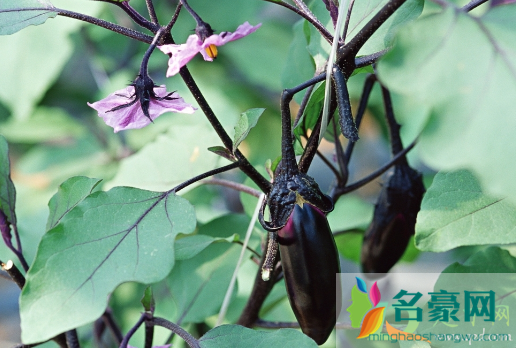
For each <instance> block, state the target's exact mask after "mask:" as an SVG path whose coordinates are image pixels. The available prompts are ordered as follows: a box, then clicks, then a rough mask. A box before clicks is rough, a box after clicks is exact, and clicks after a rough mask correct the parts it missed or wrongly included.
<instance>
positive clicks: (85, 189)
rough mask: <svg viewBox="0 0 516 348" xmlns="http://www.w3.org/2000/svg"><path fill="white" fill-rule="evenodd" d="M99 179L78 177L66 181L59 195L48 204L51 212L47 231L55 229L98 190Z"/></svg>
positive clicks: (58, 190) (60, 187)
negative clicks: (69, 213)
mask: <svg viewBox="0 0 516 348" xmlns="http://www.w3.org/2000/svg"><path fill="white" fill-rule="evenodd" d="M100 182H101V180H99V179H90V178H87V177H85V176H76V177H73V178H70V179H68V180H66V181H65V182H64V183H62V184H61V185H60V186H59V188H58V189H57V193H56V194H55V195H54V196H53V197H52V198H51V199H50V201H49V202H48V207H49V210H50V213H49V216H48V221H47V231H48V230H50V229H52V228H54V227H55V226H56V225H57V224H58V223H59V221H60V220H61V219H62V218H63V216H65V215H66V214H67V213H68V212H69V211H70V210H72V209H73V208H74V207H75V206H76V205H77V204H79V203H80V202H82V201H83V200H84V199H85V198H86V197H87V196H88V195H90V194H91V193H93V192H94V191H97V190H98V184H99V183H100Z"/></svg>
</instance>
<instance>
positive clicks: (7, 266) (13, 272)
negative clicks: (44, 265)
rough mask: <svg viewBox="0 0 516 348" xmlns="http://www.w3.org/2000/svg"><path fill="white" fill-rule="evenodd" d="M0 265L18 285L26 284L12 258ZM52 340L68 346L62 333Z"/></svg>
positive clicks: (65, 346)
mask: <svg viewBox="0 0 516 348" xmlns="http://www.w3.org/2000/svg"><path fill="white" fill-rule="evenodd" d="M0 266H1V267H2V270H4V271H5V272H7V274H9V276H10V277H11V279H12V280H13V281H14V283H15V284H16V285H18V287H19V288H20V289H22V288H23V286H24V285H25V277H24V276H23V274H21V272H20V270H19V269H18V267H16V265H15V264H14V263H13V262H12V261H11V260H9V261H7V263H3V262H2V261H0ZM71 331H75V330H71ZM52 340H53V341H54V342H56V343H57V344H58V345H59V347H62V348H67V345H66V337H65V335H64V334H60V335H58V336H56V337H54V338H52ZM45 342H46V341H45ZM45 342H41V343H36V344H33V345H24V344H22V345H20V347H25V348H28V347H34V346H37V345H39V344H42V343H45Z"/></svg>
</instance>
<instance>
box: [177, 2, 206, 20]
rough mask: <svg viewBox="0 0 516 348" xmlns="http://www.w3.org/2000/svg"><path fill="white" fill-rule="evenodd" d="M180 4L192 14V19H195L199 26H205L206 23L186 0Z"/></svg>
mask: <svg viewBox="0 0 516 348" xmlns="http://www.w3.org/2000/svg"><path fill="white" fill-rule="evenodd" d="M180 2H181V3H182V4H183V6H184V7H185V8H186V10H187V11H188V13H190V15H192V17H193V18H194V19H195V22H196V23H197V25H203V24H204V21H203V20H202V19H201V17H199V15H198V14H197V12H195V11H194V10H193V9H192V8H191V7H190V5H189V4H188V2H187V1H186V0H180Z"/></svg>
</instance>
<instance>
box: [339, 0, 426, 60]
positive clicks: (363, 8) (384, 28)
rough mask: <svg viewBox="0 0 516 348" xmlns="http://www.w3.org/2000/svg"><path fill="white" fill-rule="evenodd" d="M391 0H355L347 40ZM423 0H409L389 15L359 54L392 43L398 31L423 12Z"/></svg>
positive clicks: (365, 53)
mask: <svg viewBox="0 0 516 348" xmlns="http://www.w3.org/2000/svg"><path fill="white" fill-rule="evenodd" d="M388 2H389V0H369V1H360V0H359V1H355V3H354V5H353V11H352V12H351V17H350V20H349V27H348V35H347V38H346V42H349V41H350V40H351V38H353V37H354V36H355V35H356V34H358V32H359V31H360V30H361V29H362V28H363V27H364V25H366V24H367V23H368V22H369V21H370V20H371V19H372V18H373V17H374V16H375V15H376V14H377V13H378V11H380V9H382V8H383V7H384V6H385V5H386V4H387V3H388ZM423 5H424V1H423V0H407V1H406V2H405V3H404V4H403V5H402V6H401V7H400V8H399V9H398V10H397V11H396V12H394V14H393V15H392V16H390V17H389V19H387V20H386V21H385V22H384V23H383V24H382V25H381V26H380V28H379V29H378V30H377V31H376V32H375V33H374V34H373V35H372V36H371V38H370V39H369V40H367V42H366V43H365V44H364V46H362V48H361V49H360V52H358V55H360V56H363V55H368V54H372V53H375V52H378V51H381V50H383V49H385V48H388V47H390V46H391V45H392V42H393V40H394V36H395V35H396V33H397V31H398V30H399V29H400V28H401V27H402V26H403V25H405V24H406V23H407V22H410V21H412V20H414V19H416V18H417V17H419V15H420V14H421V12H422V11H423Z"/></svg>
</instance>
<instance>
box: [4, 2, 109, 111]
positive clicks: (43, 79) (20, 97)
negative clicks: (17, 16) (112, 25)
mask: <svg viewBox="0 0 516 348" xmlns="http://www.w3.org/2000/svg"><path fill="white" fill-rule="evenodd" d="M20 2H22V1H20V0H1V1H0V3H10V4H19V3H20ZM32 2H37V1H31V3H32ZM38 5H39V7H41V3H39V2H38ZM16 6H18V5H16ZM101 6H103V4H101V3H100V2H76V3H74V10H75V11H78V12H82V11H81V9H84V10H85V11H84V12H86V9H87V12H88V14H89V15H91V16H96V14H97V12H98V10H99V9H100V7H101ZM0 16H1V14H0ZM2 22H3V20H1V19H0V23H2ZM83 23H84V22H81V21H77V20H71V19H60V20H56V21H49V22H48V23H46V24H45V25H43V26H38V27H34V26H31V27H28V28H26V29H24V30H23V31H21V32H19V33H17V34H16V35H11V36H0V47H2V54H1V55H0V66H2V67H3V69H1V70H0V81H2V82H3V83H4V85H5V86H9V88H0V100H1V101H2V102H3V103H4V105H5V106H7V107H8V108H10V109H11V111H12V114H13V116H14V117H15V118H18V119H27V118H28V117H29V116H30V114H31V112H32V109H33V107H34V106H35V105H36V104H37V103H38V102H39V101H40V99H41V98H42V97H43V94H44V93H45V92H46V91H47V89H48V88H49V87H50V86H51V85H52V84H53V83H54V82H55V80H56V79H57V77H58V76H59V74H60V73H61V71H62V69H63V67H64V65H65V63H66V62H67V61H68V59H69V57H70V56H71V54H72V52H73V47H74V44H73V42H72V40H71V38H70V34H71V33H72V32H75V31H76V30H78V29H79V28H80V27H81V25H83ZM84 108H85V109H84V110H86V109H87V108H88V106H87V105H84Z"/></svg>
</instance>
